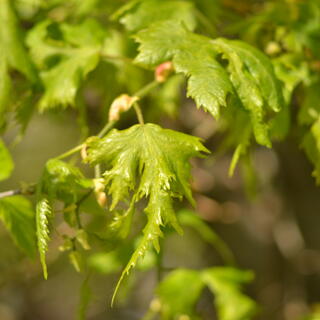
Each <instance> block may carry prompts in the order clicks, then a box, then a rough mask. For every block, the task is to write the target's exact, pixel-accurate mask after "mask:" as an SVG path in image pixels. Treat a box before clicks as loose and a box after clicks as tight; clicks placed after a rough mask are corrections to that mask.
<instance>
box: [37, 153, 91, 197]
mask: <svg viewBox="0 0 320 320" xmlns="http://www.w3.org/2000/svg"><path fill="white" fill-rule="evenodd" d="M41 186H42V190H41V192H42V193H44V194H47V195H48V197H49V198H50V199H54V198H58V199H61V200H64V201H66V202H74V201H76V198H77V195H78V193H79V191H80V190H81V188H82V187H86V180H85V178H84V176H83V174H82V173H81V171H80V170H79V169H78V168H77V167H75V166H73V165H71V164H69V163H66V162H64V161H61V160H58V159H50V160H49V161H48V162H47V163H46V166H45V170H44V173H43V175H42V178H41Z"/></svg>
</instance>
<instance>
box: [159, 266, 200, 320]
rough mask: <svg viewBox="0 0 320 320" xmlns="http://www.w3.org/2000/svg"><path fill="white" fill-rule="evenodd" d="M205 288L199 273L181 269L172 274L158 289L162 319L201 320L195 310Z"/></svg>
mask: <svg viewBox="0 0 320 320" xmlns="http://www.w3.org/2000/svg"><path fill="white" fill-rule="evenodd" d="M204 286H205V284H204V283H203V281H202V277H201V273H200V272H198V271H195V270H185V269H179V270H176V271H173V272H171V273H170V274H169V275H168V276H167V277H166V278H165V279H164V280H163V281H162V282H161V283H160V285H159V286H158V288H157V294H158V297H159V299H160V304H161V319H163V320H171V319H180V318H181V319H182V317H183V316H185V318H186V319H194V320H197V319H200V318H199V317H198V316H197V315H196V313H195V310H194V309H195V305H196V302H197V300H198V299H199V297H200V294H201V291H202V289H203V288H204Z"/></svg>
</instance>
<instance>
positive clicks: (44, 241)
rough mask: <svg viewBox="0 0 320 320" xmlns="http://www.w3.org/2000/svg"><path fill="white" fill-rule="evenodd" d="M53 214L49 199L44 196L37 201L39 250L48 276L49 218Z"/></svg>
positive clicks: (44, 270) (43, 267)
mask: <svg viewBox="0 0 320 320" xmlns="http://www.w3.org/2000/svg"><path fill="white" fill-rule="evenodd" d="M51 216H52V209H51V207H50V204H49V201H48V200H47V199H46V198H42V199H41V200H40V201H38V203H37V208H36V226H37V241H38V250H39V254H40V261H41V264H42V269H43V276H44V278H45V279H47V278H48V271H47V264H46V252H47V251H48V242H49V240H50V237H49V220H50V218H51Z"/></svg>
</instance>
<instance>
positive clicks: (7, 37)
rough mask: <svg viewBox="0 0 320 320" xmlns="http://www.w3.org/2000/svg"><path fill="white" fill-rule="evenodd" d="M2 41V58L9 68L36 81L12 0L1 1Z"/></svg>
mask: <svg viewBox="0 0 320 320" xmlns="http://www.w3.org/2000/svg"><path fill="white" fill-rule="evenodd" d="M0 43H1V60H2V59H3V60H4V61H6V63H7V65H8V68H12V69H15V70H18V71H19V72H21V73H22V74H24V75H25V76H26V77H27V78H28V79H29V80H31V81H34V80H35V79H36V75H35V72H34V69H33V66H32V64H31V61H30V58H29V56H28V54H27V51H26V50H25V47H24V44H23V37H22V34H21V30H20V28H19V22H18V19H17V16H16V13H15V11H14V8H13V1H11V0H2V1H1V2H0Z"/></svg>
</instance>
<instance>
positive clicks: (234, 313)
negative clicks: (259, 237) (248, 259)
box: [202, 267, 256, 320]
mask: <svg viewBox="0 0 320 320" xmlns="http://www.w3.org/2000/svg"><path fill="white" fill-rule="evenodd" d="M202 277H203V281H204V282H205V283H206V284H207V286H208V287H209V288H210V290H211V291H212V293H213V294H214V295H215V305H216V307H217V310H218V315H219V320H248V319H251V318H252V317H253V316H254V314H255V313H256V305H255V303H254V301H253V300H252V299H250V298H249V297H247V296H246V295H244V294H243V293H242V292H241V286H242V285H243V284H245V283H248V282H250V281H251V280H252V278H253V275H252V273H251V272H245V271H241V270H238V269H234V268H222V267H216V268H211V269H207V270H204V271H203V273H202Z"/></svg>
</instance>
